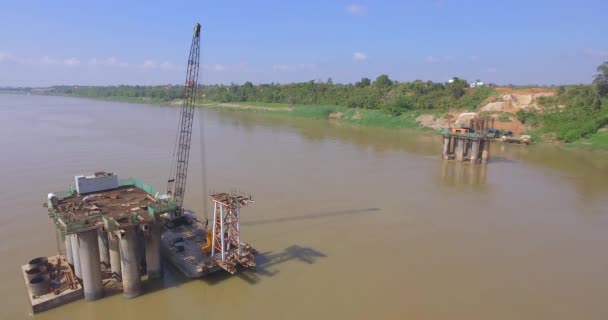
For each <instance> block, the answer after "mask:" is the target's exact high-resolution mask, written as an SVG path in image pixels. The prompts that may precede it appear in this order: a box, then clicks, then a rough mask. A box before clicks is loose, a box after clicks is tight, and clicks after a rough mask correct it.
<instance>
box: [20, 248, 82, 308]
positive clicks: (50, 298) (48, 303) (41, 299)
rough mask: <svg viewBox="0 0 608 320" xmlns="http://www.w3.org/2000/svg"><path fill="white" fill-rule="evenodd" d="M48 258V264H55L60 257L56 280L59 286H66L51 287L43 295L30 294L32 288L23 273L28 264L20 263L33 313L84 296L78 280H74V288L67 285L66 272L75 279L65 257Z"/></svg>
mask: <svg viewBox="0 0 608 320" xmlns="http://www.w3.org/2000/svg"><path fill="white" fill-rule="evenodd" d="M48 259H49V264H52V265H54V266H56V265H57V262H58V260H59V259H61V267H60V270H59V272H57V274H58V275H60V276H59V277H58V280H59V281H61V285H60V286H59V288H62V287H65V286H67V287H65V289H63V290H61V289H57V288H52V290H53V291H51V292H49V293H47V294H45V295H42V296H34V295H33V294H32V290H31V289H30V286H29V281H28V278H27V275H26V273H25V271H26V270H28V268H29V265H28V264H24V265H22V266H21V275H22V276H23V280H24V281H25V287H26V288H27V295H28V297H29V298H30V303H31V304H32V311H33V312H34V313H39V312H42V311H46V310H49V309H52V308H55V307H58V306H61V305H64V304H66V303H70V302H72V301H76V300H79V299H82V298H83V297H84V294H83V290H82V285H81V284H80V283H79V282H78V281H76V284H75V289H72V288H70V287H69V285H68V276H67V275H66V273H70V274H71V276H72V279H76V275H75V274H74V272H73V271H72V269H71V268H70V266H69V265H68V262H67V260H66V259H65V257H63V256H52V257H48Z"/></svg>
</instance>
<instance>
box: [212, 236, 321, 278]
mask: <svg viewBox="0 0 608 320" xmlns="http://www.w3.org/2000/svg"><path fill="white" fill-rule="evenodd" d="M319 258H327V255H325V254H324V253H322V252H320V251H318V250H316V249H313V248H309V247H302V246H299V245H292V246H289V247H287V248H285V249H284V250H282V251H280V252H272V251H269V252H263V253H258V254H257V255H256V263H257V266H256V267H255V269H251V270H242V271H240V272H239V273H237V274H236V275H230V274H228V273H226V272H216V273H213V274H211V275H209V276H208V277H206V278H204V279H202V280H203V281H205V282H206V283H208V284H210V285H216V284H218V283H221V282H222V281H224V280H225V279H227V278H229V277H238V278H240V279H242V280H243V281H245V282H247V283H249V284H251V285H254V284H257V283H259V282H260V281H261V280H262V279H263V278H265V277H273V276H275V275H277V274H278V273H279V270H277V269H274V268H272V267H276V266H278V265H280V264H283V263H285V262H289V261H299V262H303V263H306V264H314V263H315V262H317V260H318V259H319ZM271 268H272V269H271Z"/></svg>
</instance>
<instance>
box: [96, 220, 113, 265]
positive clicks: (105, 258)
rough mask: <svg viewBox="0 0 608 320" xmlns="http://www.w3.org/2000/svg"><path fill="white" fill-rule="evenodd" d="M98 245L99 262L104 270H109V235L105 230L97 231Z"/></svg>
mask: <svg viewBox="0 0 608 320" xmlns="http://www.w3.org/2000/svg"><path fill="white" fill-rule="evenodd" d="M97 243H98V244H99V262H100V263H101V264H102V265H103V267H104V268H108V267H109V266H110V248H109V244H108V233H107V232H106V231H105V230H102V229H98V230H97Z"/></svg>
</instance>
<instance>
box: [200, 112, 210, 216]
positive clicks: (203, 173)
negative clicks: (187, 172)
mask: <svg viewBox="0 0 608 320" xmlns="http://www.w3.org/2000/svg"><path fill="white" fill-rule="evenodd" d="M198 115H199V125H198V128H199V133H200V139H201V140H200V141H201V185H202V188H203V217H204V218H205V219H208V218H209V217H208V214H207V211H208V210H207V197H208V196H209V195H208V194H207V159H206V157H205V155H206V152H205V126H204V124H205V110H203V107H199V108H198Z"/></svg>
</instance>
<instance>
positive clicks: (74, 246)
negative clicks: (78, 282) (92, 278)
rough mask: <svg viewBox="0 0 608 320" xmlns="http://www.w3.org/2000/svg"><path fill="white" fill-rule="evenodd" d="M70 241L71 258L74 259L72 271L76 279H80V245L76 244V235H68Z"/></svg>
mask: <svg viewBox="0 0 608 320" xmlns="http://www.w3.org/2000/svg"><path fill="white" fill-rule="evenodd" d="M70 238H71V242H72V260H74V273H75V274H76V277H77V278H78V279H82V272H80V271H81V269H80V246H79V245H78V235H77V234H71V235H70Z"/></svg>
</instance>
